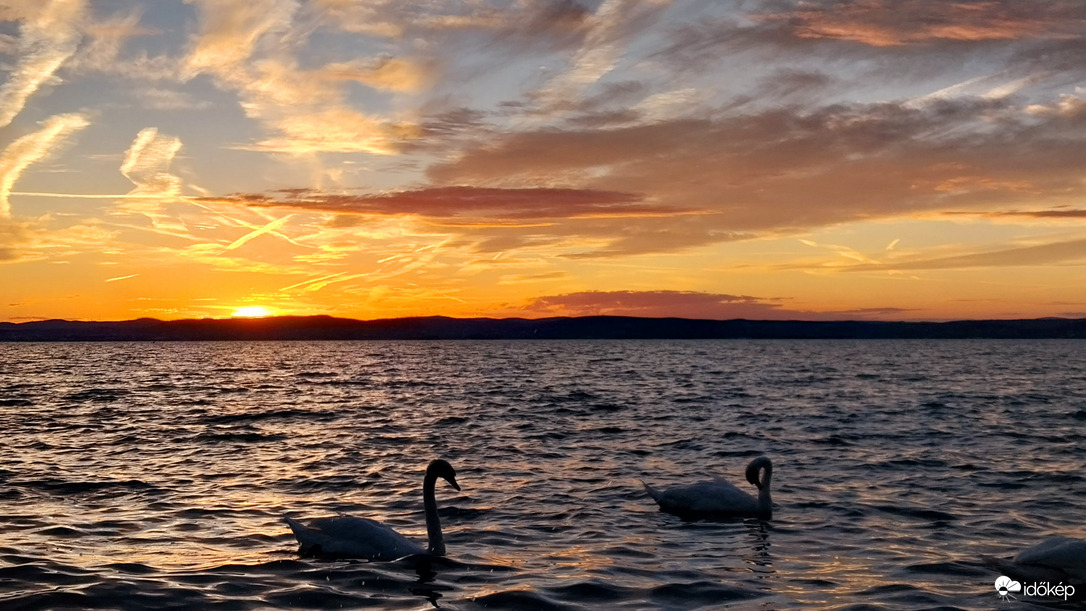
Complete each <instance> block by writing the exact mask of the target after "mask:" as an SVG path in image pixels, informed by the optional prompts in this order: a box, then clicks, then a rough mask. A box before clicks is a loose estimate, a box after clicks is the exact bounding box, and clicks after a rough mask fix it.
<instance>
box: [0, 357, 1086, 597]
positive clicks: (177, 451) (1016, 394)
mask: <svg viewBox="0 0 1086 611" xmlns="http://www.w3.org/2000/svg"><path fill="white" fill-rule="evenodd" d="M0 430H2V431H4V436H3V442H4V444H6V446H7V448H6V451H5V452H4V453H3V456H4V458H3V461H2V462H0V608H3V609H12V610H15V609H41V608H124V609H171V608H176V609H192V608H201V609H264V608H298V609H339V608H379V609H423V608H431V607H433V606H438V607H442V608H448V609H481V608H492V609H493V608H498V609H502V608H504V609H536V608H539V609H552V608H553V609H563V608H569V609H577V608H581V609H603V608H606V609H697V608H704V609H718V608H734V609H786V608H807V609H821V608H857V609H859V608H877V609H919V608H936V607H943V608H956V609H989V608H1000V609H1012V608H1016V606H1017V607H1022V606H1028V607H1031V608H1032V607H1034V606H1038V605H1046V606H1048V605H1051V606H1055V607H1057V608H1062V607H1066V606H1067V605H1066V604H1051V603H1050V602H1049V601H1033V602H1028V601H1025V600H1022V599H1021V597H1020V600H1019V601H1018V602H1017V603H1003V602H1001V601H999V599H998V597H997V596H996V593H995V590H994V587H993V582H994V579H995V577H997V576H998V575H997V574H996V573H994V572H992V571H991V570H990V569H988V568H986V567H985V566H984V565H983V564H982V563H981V562H980V558H981V557H982V556H985V555H992V556H1000V557H1009V556H1011V555H1013V554H1014V552H1015V551H1016V550H1017V549H1020V548H1022V547H1026V546H1028V545H1031V544H1033V543H1034V542H1036V541H1038V540H1040V539H1041V538H1042V537H1043V536H1047V535H1051V534H1064V535H1068V536H1078V537H1086V525H1084V522H1083V516H1084V514H1083V510H1082V508H1083V507H1086V475H1084V474H1086V342H1080V341H1041V342H1029V341H934V342H925V341H825V342H824V341H799V342H789V341H685V342H664V341H646V342H639V341H614V342H610V341H609V342H600V341H569V342H542V341H540V342H526V341H525V342H341V343H340V342H323V343H321V342H314V343H305V342H268V343H118V344H94V343H81V344H0ZM763 453H764V454H766V455H768V456H770V457H771V458H772V460H773V461H774V467H775V468H774V475H773V495H774V501H775V504H776V513H775V515H774V519H773V520H772V521H771V522H760V521H758V520H735V521H730V522H716V523H714V522H695V523H684V522H683V521H681V520H679V519H678V518H675V517H673V516H670V515H667V514H664V513H660V512H659V511H657V509H656V507H655V505H654V504H653V503H652V501H651V500H650V499H649V497H648V496H647V495H646V493H645V492H644V489H643V488H642V487H641V484H640V482H639V481H638V480H639V479H642V478H643V479H644V480H645V481H648V482H651V483H653V484H656V485H659V486H665V487H666V486H668V485H673V484H680V483H687V482H692V481H694V480H696V479H699V478H704V477H706V476H711V475H724V476H727V477H728V478H730V479H732V480H733V481H735V482H736V483H737V484H742V485H743V486H744V487H746V484H745V483H744V482H743V478H742V473H743V469H744V467H745V465H746V463H747V462H748V461H749V460H750V459H751V458H752V457H754V456H756V455H759V454H763ZM435 457H444V458H446V459H448V460H449V461H450V462H451V463H452V464H453V465H454V466H455V467H456V469H457V470H458V480H459V483H460V484H461V486H462V488H463V491H462V492H460V493H457V492H456V491H455V490H453V489H452V488H451V487H448V486H446V485H444V483H443V482H442V483H441V484H440V485H439V486H438V502H439V504H440V506H441V508H442V509H441V515H442V518H443V524H444V527H445V532H446V542H447V545H448V558H447V561H446V562H442V563H436V564H433V565H431V566H429V567H425V566H419V565H417V564H414V563H411V562H407V561H401V562H393V563H367V562H358V561H342V560H341V561H325V560H316V559H310V558H300V557H299V556H298V555H297V553H296V552H297V547H296V544H295V541H294V539H293V537H292V535H291V534H290V532H289V530H288V529H287V527H286V526H285V524H284V523H283V521H282V516H283V515H284V514H287V513H289V514H291V515H293V516H295V517H299V518H312V517H320V516H326V515H333V514H335V513H337V512H346V513H350V514H355V515H363V516H368V517H374V518H377V519H380V520H382V521H385V522H386V523H388V524H390V525H393V526H394V527H396V528H397V529H400V530H401V532H404V533H405V534H407V535H409V536H411V537H412V538H414V539H416V540H417V541H419V542H420V543H424V541H425V526H424V522H423V516H422V499H421V480H422V472H423V469H424V468H425V466H426V463H427V462H428V461H429V460H430V459H432V458H435Z"/></svg>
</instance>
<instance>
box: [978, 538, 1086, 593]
mask: <svg viewBox="0 0 1086 611" xmlns="http://www.w3.org/2000/svg"><path fill="white" fill-rule="evenodd" d="M984 561H985V563H986V564H988V565H989V566H991V567H992V568H995V569H998V570H999V571H1001V572H1002V573H1003V574H1004V575H1007V576H1009V577H1013V578H1015V579H1018V580H1022V581H1033V582H1042V581H1047V582H1049V583H1053V584H1055V583H1061V582H1062V583H1073V584H1084V583H1086V541H1083V540H1082V539H1072V538H1070V537H1052V538H1049V539H1045V540H1044V541H1041V542H1040V543H1038V544H1037V545H1034V546H1033V547H1028V548H1026V549H1024V550H1022V551H1020V552H1018V553H1017V554H1015V556H1014V558H1013V559H1012V560H1002V559H1000V558H990V557H989V558H985V559H984Z"/></svg>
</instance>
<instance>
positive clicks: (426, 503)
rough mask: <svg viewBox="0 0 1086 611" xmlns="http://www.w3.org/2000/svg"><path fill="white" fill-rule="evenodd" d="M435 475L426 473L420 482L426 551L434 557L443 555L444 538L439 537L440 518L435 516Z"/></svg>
mask: <svg viewBox="0 0 1086 611" xmlns="http://www.w3.org/2000/svg"><path fill="white" fill-rule="evenodd" d="M436 483H437V475H434V474H433V473H430V472H429V471H427V472H426V478H425V479H423V480H422V505H423V507H424V508H425V509H426V537H427V539H429V541H430V547H429V549H428V551H429V552H430V553H431V554H433V555H435V556H444V555H445V538H444V537H443V536H442V535H441V518H439V517H438V515H437V499H436V498H435V497H434V484H436Z"/></svg>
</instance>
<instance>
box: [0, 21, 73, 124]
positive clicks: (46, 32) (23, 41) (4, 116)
mask: <svg viewBox="0 0 1086 611" xmlns="http://www.w3.org/2000/svg"><path fill="white" fill-rule="evenodd" d="M6 8H7V10H8V14H6V15H5V17H6V18H8V19H11V18H15V19H19V20H21V24H20V27H19V39H18V43H17V48H18V55H19V59H18V61H17V63H16V65H15V67H14V69H12V70H11V72H10V73H9V75H8V78H7V81H6V82H5V83H4V85H3V86H2V87H0V127H4V126H7V125H8V124H10V123H11V121H12V120H13V119H14V118H15V117H16V116H17V115H18V114H19V113H20V112H21V111H22V109H23V107H24V106H25V105H26V101H27V99H28V98H30V96H31V95H33V94H34V92H36V91H37V90H38V89H39V88H40V87H41V86H42V84H44V83H45V82H47V81H48V80H50V79H51V78H53V75H54V74H55V73H56V71H57V70H58V69H59V68H60V67H61V65H62V64H64V62H65V61H66V60H67V59H68V58H70V57H71V56H72V55H73V54H74V53H75V51H76V48H77V47H78V46H79V41H80V40H81V38H82V34H81V33H80V31H79V27H78V24H79V22H80V20H81V19H82V18H83V11H84V8H85V7H84V0H21V1H16V2H14V3H12V5H11V6H9V7H6Z"/></svg>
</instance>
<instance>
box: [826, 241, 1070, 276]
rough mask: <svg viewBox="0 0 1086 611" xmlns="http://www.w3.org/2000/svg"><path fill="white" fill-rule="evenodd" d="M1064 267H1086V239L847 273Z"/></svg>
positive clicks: (888, 263)
mask: <svg viewBox="0 0 1086 611" xmlns="http://www.w3.org/2000/svg"><path fill="white" fill-rule="evenodd" d="M1061 264H1075V265H1086V239H1077V240H1066V241H1061V242H1052V243H1048V244H1035V245H1028V246H1016V247H1013V248H1002V249H993V250H989V251H984V252H971V253H967V254H957V255H949V256H943V257H935V258H917V257H912V258H909V259H901V260H897V261H885V262H883V263H879V264H865V265H853V266H850V267H844V268H842V269H844V270H846V271H874V270H886V271H892V270H895V271H896V270H901V271H905V270H925V269H969V268H977V267H1030V266H1040V265H1045V266H1050V265H1061Z"/></svg>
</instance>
